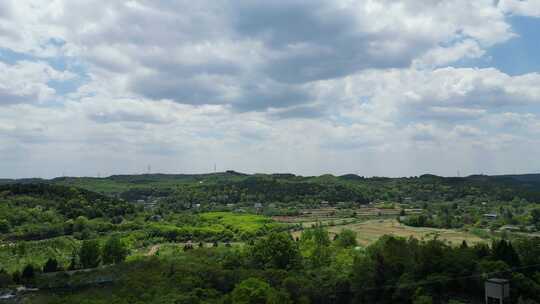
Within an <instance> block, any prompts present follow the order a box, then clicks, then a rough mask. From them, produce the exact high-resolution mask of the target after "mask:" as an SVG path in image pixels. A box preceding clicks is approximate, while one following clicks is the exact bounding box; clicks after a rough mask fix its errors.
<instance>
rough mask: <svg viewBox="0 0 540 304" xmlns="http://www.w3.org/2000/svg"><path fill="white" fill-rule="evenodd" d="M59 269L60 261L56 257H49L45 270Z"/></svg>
mask: <svg viewBox="0 0 540 304" xmlns="http://www.w3.org/2000/svg"><path fill="white" fill-rule="evenodd" d="M56 271H58V261H57V260H56V259H54V258H49V259H48V260H47V262H45V265H43V272H56Z"/></svg>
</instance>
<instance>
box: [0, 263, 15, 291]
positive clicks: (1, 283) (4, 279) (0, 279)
mask: <svg viewBox="0 0 540 304" xmlns="http://www.w3.org/2000/svg"><path fill="white" fill-rule="evenodd" d="M12 283H13V280H12V278H11V276H10V275H9V274H8V273H7V271H5V270H4V269H3V268H2V269H0V288H4V287H7V286H9V285H11V284H12Z"/></svg>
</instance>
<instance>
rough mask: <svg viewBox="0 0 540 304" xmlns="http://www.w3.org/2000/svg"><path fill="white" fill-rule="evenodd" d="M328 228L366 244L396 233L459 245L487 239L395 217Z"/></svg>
mask: <svg viewBox="0 0 540 304" xmlns="http://www.w3.org/2000/svg"><path fill="white" fill-rule="evenodd" d="M327 229H328V231H329V232H330V234H332V235H334V234H336V233H338V232H340V231H341V230H343V229H350V230H352V231H354V232H356V239H357V240H358V243H359V244H360V245H364V246H365V245H369V244H371V243H373V242H375V241H376V240H377V239H379V238H380V237H381V236H383V235H394V236H399V237H406V238H408V237H411V236H412V237H415V238H417V239H425V240H428V239H433V238H435V237H437V238H438V239H440V240H444V241H447V242H450V243H451V244H453V245H459V244H461V243H462V242H463V240H465V241H467V243H468V244H469V245H471V244H476V243H480V242H485V241H486V240H484V239H481V238H480V237H478V236H476V235H473V234H472V233H468V232H465V231H458V230H452V229H437V228H417V227H410V226H406V225H403V224H401V223H399V222H398V221H396V220H395V219H380V220H368V221H365V222H361V223H351V224H347V225H336V226H329V227H327ZM300 234H302V232H301V231H295V232H293V235H294V236H300Z"/></svg>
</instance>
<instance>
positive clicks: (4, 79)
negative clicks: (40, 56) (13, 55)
mask: <svg viewBox="0 0 540 304" xmlns="http://www.w3.org/2000/svg"><path fill="white" fill-rule="evenodd" d="M75 77H76V75H75V74H73V73H71V72H68V71H64V72H62V71H58V70H55V69H54V68H52V67H50V66H49V65H48V64H47V63H44V62H30V61H19V62H17V63H16V64H13V65H10V64H4V63H2V62H0V106H1V105H5V104H14V103H37V102H45V101H48V100H50V99H52V98H54V97H55V90H54V89H53V88H51V87H50V86H49V85H48V84H47V83H48V82H49V81H68V80H71V79H73V78H75Z"/></svg>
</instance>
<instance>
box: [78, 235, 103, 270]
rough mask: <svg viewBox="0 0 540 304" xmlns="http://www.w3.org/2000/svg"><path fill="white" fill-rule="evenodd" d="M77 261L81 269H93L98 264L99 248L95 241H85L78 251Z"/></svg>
mask: <svg viewBox="0 0 540 304" xmlns="http://www.w3.org/2000/svg"><path fill="white" fill-rule="evenodd" d="M79 261H80V263H81V266H82V267H83V268H94V267H97V266H98V265H99V263H100V248H99V243H98V242H97V241H96V240H85V241H83V243H82V246H81V249H80V251H79Z"/></svg>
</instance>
